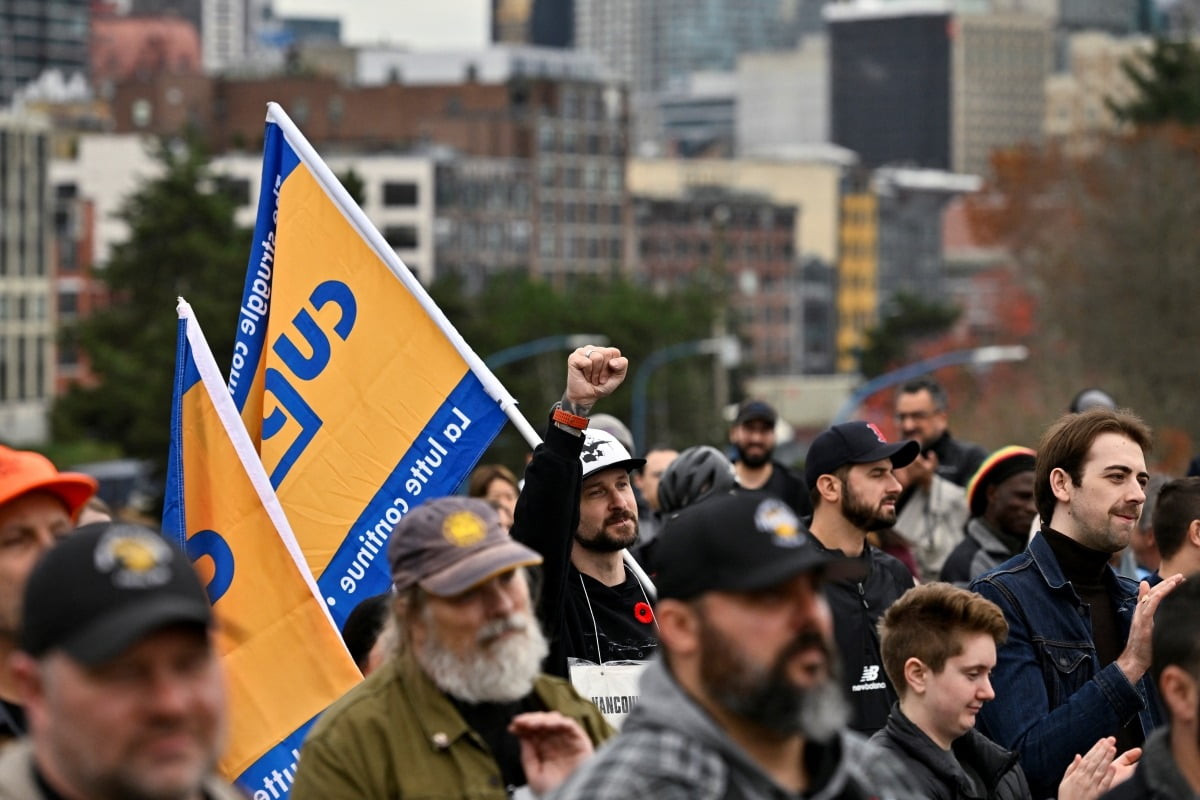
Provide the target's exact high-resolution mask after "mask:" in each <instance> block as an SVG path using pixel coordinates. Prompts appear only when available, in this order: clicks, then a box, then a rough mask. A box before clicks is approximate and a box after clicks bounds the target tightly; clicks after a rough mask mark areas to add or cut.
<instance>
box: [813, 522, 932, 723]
mask: <svg viewBox="0 0 1200 800" xmlns="http://www.w3.org/2000/svg"><path fill="white" fill-rule="evenodd" d="M814 538H816V537H814ZM818 544H819V542H818ZM824 549H828V548H824ZM829 552H832V553H841V551H840V550H829ZM855 560H858V561H860V563H861V565H862V568H863V570H864V571H865V573H866V576H865V577H864V578H863V579H862V580H859V581H845V580H842V581H829V582H828V583H826V584H825V599H826V600H827V601H828V602H829V609H830V611H831V612H833V635H834V639H835V640H836V642H837V647H838V654H839V656H840V657H841V664H842V684H843V686H844V687H845V689H846V696H847V698H848V699H849V701H850V705H851V708H852V709H853V716H852V718H851V720H850V727H851V728H853V729H854V730H856V731H858V732H859V733H862V734H864V735H866V736H870V735H871V734H872V733H874V732H875V731H877V730H879V729H880V728H882V727H883V726H884V724H885V723H886V722H887V718H888V713H889V712H890V711H891V708H892V704H893V703H894V702H896V692H895V690H894V689H893V688H892V684H891V682H890V681H889V680H888V677H887V674H886V673H885V672H884V670H883V657H882V655H881V654H880V650H879V629H878V626H879V620H880V618H881V617H882V616H883V613H884V612H885V611H887V609H888V606H890V605H891V604H892V603H894V602H895V601H896V599H897V598H899V597H900V595H902V594H904V593H905V592H907V591H908V590H909V589H911V588H912V587H913V576H912V573H911V572H909V571H908V567H906V566H904V564H903V563H901V562H900V561H899V560H898V559H896V558H893V557H892V556H890V555H888V554H887V553H885V552H883V551H882V550H879V549H877V548H875V547H872V546H871V545H870V544H869V543H865V542H864V544H863V552H862V554H861V555H860V556H858V557H857V558H856V559H855Z"/></svg>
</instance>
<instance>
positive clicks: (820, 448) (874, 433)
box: [804, 420, 921, 490]
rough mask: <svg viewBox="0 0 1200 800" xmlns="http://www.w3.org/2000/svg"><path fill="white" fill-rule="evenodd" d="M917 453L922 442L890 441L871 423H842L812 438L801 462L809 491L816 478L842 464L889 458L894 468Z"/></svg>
mask: <svg viewBox="0 0 1200 800" xmlns="http://www.w3.org/2000/svg"><path fill="white" fill-rule="evenodd" d="M920 452H921V445H920V444H919V443H918V442H917V441H916V440H915V439H908V440H906V441H903V442H889V441H888V440H887V437H886V436H884V435H883V431H881V430H879V428H878V427H876V426H875V425H873V424H872V423H870V422H862V421H857V420H856V421H854V422H843V423H841V424H840V425H834V426H833V427H831V428H829V429H828V430H826V431H824V432H823V433H821V435H820V436H818V437H817V438H816V439H814V440H813V443H812V445H811V446H810V447H809V448H808V457H807V458H806V459H805V461H804V482H805V483H806V484H808V488H809V490H811V489H812V488H813V487H815V486H816V485H817V478H819V477H821V476H822V475H828V474H830V473H831V472H834V471H836V470H837V468H838V467H840V466H842V465H843V464H870V463H871V462H872V461H882V460H883V459H885V458H890V459H891V460H892V466H893V467H897V468H899V467H906V466H908V465H909V464H911V463H912V462H913V459H915V458H916V457H917V455H918V454H920Z"/></svg>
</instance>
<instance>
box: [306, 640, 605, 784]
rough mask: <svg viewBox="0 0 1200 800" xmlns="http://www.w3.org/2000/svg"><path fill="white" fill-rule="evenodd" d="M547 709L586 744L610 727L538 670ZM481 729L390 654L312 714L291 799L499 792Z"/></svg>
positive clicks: (412, 665)
mask: <svg viewBox="0 0 1200 800" xmlns="http://www.w3.org/2000/svg"><path fill="white" fill-rule="evenodd" d="M533 689H534V692H535V693H536V694H537V696H538V698H539V699H541V701H542V703H543V704H544V705H545V706H546V708H547V709H548V710H551V711H558V712H560V713H562V714H563V715H565V716H568V717H571V718H572V719H574V720H575V721H577V722H578V723H579V724H580V725H582V726H583V729H584V731H586V732H587V734H588V736H589V737H590V738H591V740H592V743H593V744H599V743H600V742H602V741H604V740H605V739H607V738H608V737H609V736H611V735H612V734H613V730H612V728H611V727H610V726H609V725H608V723H607V722H605V720H604V717H603V716H602V715H601V714H600V712H599V711H598V710H597V709H596V707H595V706H594V705H592V704H591V703H590V702H588V701H587V700H584V699H583V698H582V697H580V696H579V695H578V694H577V693H576V692H575V690H574V689H573V688H572V687H571V685H570V684H569V683H567V682H566V681H563V680H561V679H559V678H553V677H550V676H548V675H542V676H540V677H539V678H538V679H537V682H536V683H535V684H534V687H533ZM507 796H508V795H507V792H506V787H505V785H504V780H503V778H502V777H501V775H500V767H499V766H498V765H497V764H496V761H495V759H494V758H493V757H492V754H491V752H490V751H489V750H488V747H487V745H486V744H485V743H484V741H483V739H482V738H481V737H480V736H479V735H478V734H476V733H475V732H474V731H473V730H471V729H470V728H468V727H467V723H466V722H465V721H464V720H463V718H462V716H461V715H460V714H459V713H458V711H457V709H455V707H454V705H453V704H452V703H451V702H450V700H449V699H448V698H447V697H446V696H445V695H444V694H442V692H441V691H440V690H439V689H438V688H437V686H435V685H434V683H433V681H431V680H430V679H429V678H428V676H426V675H425V673H424V672H423V671H422V670H421V668H420V667H419V666H418V665H417V663H416V661H415V660H414V659H413V658H412V657H411V656H408V655H400V656H397V657H394V658H392V659H391V660H390V661H388V662H387V663H386V664H385V665H383V666H382V667H380V668H379V669H378V670H376V671H375V672H373V673H372V674H371V675H370V677H368V678H367V679H366V680H365V681H363V682H362V683H360V684H359V685H358V686H356V687H354V688H353V689H351V690H350V691H349V692H347V693H346V694H345V695H344V696H343V697H342V698H341V699H339V700H338V701H337V702H335V703H334V704H333V705H331V706H330V707H329V708H328V709H326V711H325V712H324V713H323V714H322V715H321V718H320V719H319V720H318V721H317V723H316V725H314V726H313V729H312V731H311V732H310V733H309V735H308V737H307V738H306V739H305V741H304V746H303V747H302V748H301V750H300V763H299V766H298V767H297V774H296V783H295V785H294V786H293V787H292V793H291V800H336V799H338V798H354V800H372V799H373V798H374V799H377V800H396V798H414V799H415V798H421V800H435V799H436V798H464V799H465V800H505V799H506V798H507Z"/></svg>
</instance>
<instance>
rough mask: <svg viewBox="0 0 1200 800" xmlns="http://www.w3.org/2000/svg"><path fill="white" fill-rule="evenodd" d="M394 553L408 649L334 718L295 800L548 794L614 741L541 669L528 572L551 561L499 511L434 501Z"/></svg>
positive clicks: (318, 736)
mask: <svg viewBox="0 0 1200 800" xmlns="http://www.w3.org/2000/svg"><path fill="white" fill-rule="evenodd" d="M388 556H389V559H390V562H391V566H392V581H393V584H394V587H395V593H396V599H395V615H396V630H397V635H398V639H399V642H398V646H397V651H396V653H395V654H394V655H393V656H392V658H391V659H390V661H389V662H388V663H387V664H385V665H384V666H381V667H380V668H378V669H377V670H375V672H373V673H372V674H371V675H370V677H368V678H367V679H366V680H364V681H363V682H362V683H361V684H359V685H358V686H356V687H355V688H354V689H352V690H350V691H349V692H347V693H346V695H345V696H343V697H342V698H341V699H339V700H338V701H337V702H335V703H334V704H333V705H332V706H330V707H329V709H328V710H326V711H325V712H324V713H323V714H322V715H321V718H320V720H319V721H318V722H317V724H316V725H315V726H314V727H313V729H312V732H311V733H310V734H309V736H308V738H307V739H306V740H305V743H304V746H303V749H302V750H301V755H300V766H299V771H298V773H297V776H296V783H295V785H294V787H293V789H292V794H291V796H292V798H293V799H294V800H306V799H308V798H320V799H321V800H325V798H333V797H346V798H349V797H353V798H356V799H363V800H369V799H370V798H379V800H394V798H405V797H421V798H442V797H444V798H451V797H472V798H495V800H504V799H505V798H507V797H509V796H511V795H512V794H513V793H514V792H517V791H520V790H521V789H522V787H526V786H528V789H529V790H532V791H533V792H535V793H539V794H540V793H541V792H544V791H547V790H548V789H550V788H553V787H554V786H556V785H557V784H558V782H560V781H561V780H562V779H563V777H565V776H566V775H567V774H569V773H570V771H571V770H572V769H574V768H575V766H576V765H577V764H578V763H580V762H581V761H582V760H583V759H585V758H587V757H588V756H589V755H590V754H591V752H592V747H593V745H595V744H599V743H600V742H601V741H603V740H604V739H606V738H607V737H608V736H609V735H611V733H612V729H611V728H610V727H609V726H608V724H607V723H606V722H605V721H604V719H603V717H602V716H601V715H600V713H599V711H597V710H596V707H595V706H593V705H592V704H591V703H589V702H587V701H586V700H584V699H583V698H581V697H580V696H579V695H578V694H576V693H575V691H574V690H573V689H572V688H571V687H570V685H569V684H568V683H566V682H565V681H563V680H560V679H558V678H553V677H549V676H546V675H542V674H541V663H542V659H543V658H545V656H546V652H547V646H546V640H545V638H544V637H543V635H542V632H541V630H540V629H539V628H538V624H537V621H536V620H535V619H534V616H533V614H532V612H531V602H530V597H529V588H528V584H527V583H526V576H525V568H526V567H528V566H531V565H534V564H539V563H541V558H540V557H539V556H538V554H537V553H535V552H534V551H532V550H530V549H529V548H527V547H525V546H523V545H521V544H519V543H517V542H515V541H513V540H512V539H511V538H509V536H508V533H507V532H505V530H504V529H503V527H502V526H501V524H500V520H499V518H498V517H497V515H496V512H495V510H494V509H492V508H491V506H489V505H488V504H487V503H486V502H484V501H483V500H477V499H467V498H461V497H446V498H441V499H437V500H430V501H427V502H425V503H423V504H422V505H420V506H418V507H417V508H416V509H414V510H413V511H412V512H410V513H409V514H408V515H407V516H406V517H405V518H404V519H403V520H401V521H400V523H399V525H397V526H396V530H395V531H394V532H393V534H392V537H391V541H390V543H389V545H388Z"/></svg>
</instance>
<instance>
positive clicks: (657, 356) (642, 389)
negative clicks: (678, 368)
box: [630, 336, 742, 449]
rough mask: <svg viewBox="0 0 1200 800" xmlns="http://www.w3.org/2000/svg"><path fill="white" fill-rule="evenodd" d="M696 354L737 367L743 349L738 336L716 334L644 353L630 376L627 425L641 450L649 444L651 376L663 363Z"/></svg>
mask: <svg viewBox="0 0 1200 800" xmlns="http://www.w3.org/2000/svg"><path fill="white" fill-rule="evenodd" d="M697 355H715V356H717V357H718V358H720V360H721V364H722V366H724V367H725V368H726V369H729V368H732V367H736V366H737V365H738V363H740V362H741V358H742V351H741V346H740V345H739V344H738V340H737V337H734V336H717V337H714V338H711V339H695V340H693V341H690V342H680V343H679V344H673V345H670V346H669V347H664V348H662V349H661V350H655V351H654V352H653V353H651V354H650V355H649V356H647V357H646V360H645V361H643V362H642V365H641V366H640V367H638V369H637V372H635V373H634V376H633V409H632V412H631V416H632V419H631V420H630V424H631V426H632V428H633V430H632V433H633V443H634V445H635V446H636V447H640V448H643V449H644V448H645V447H647V445H648V443H647V442H646V395H647V391H648V389H649V386H650V376H651V375H652V374H653V373H654V371H655V370H656V369H658V368H659V367H661V366H663V365H664V364H667V363H669V362H671V361H677V360H679V359H681V358H689V357H691V356H697Z"/></svg>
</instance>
